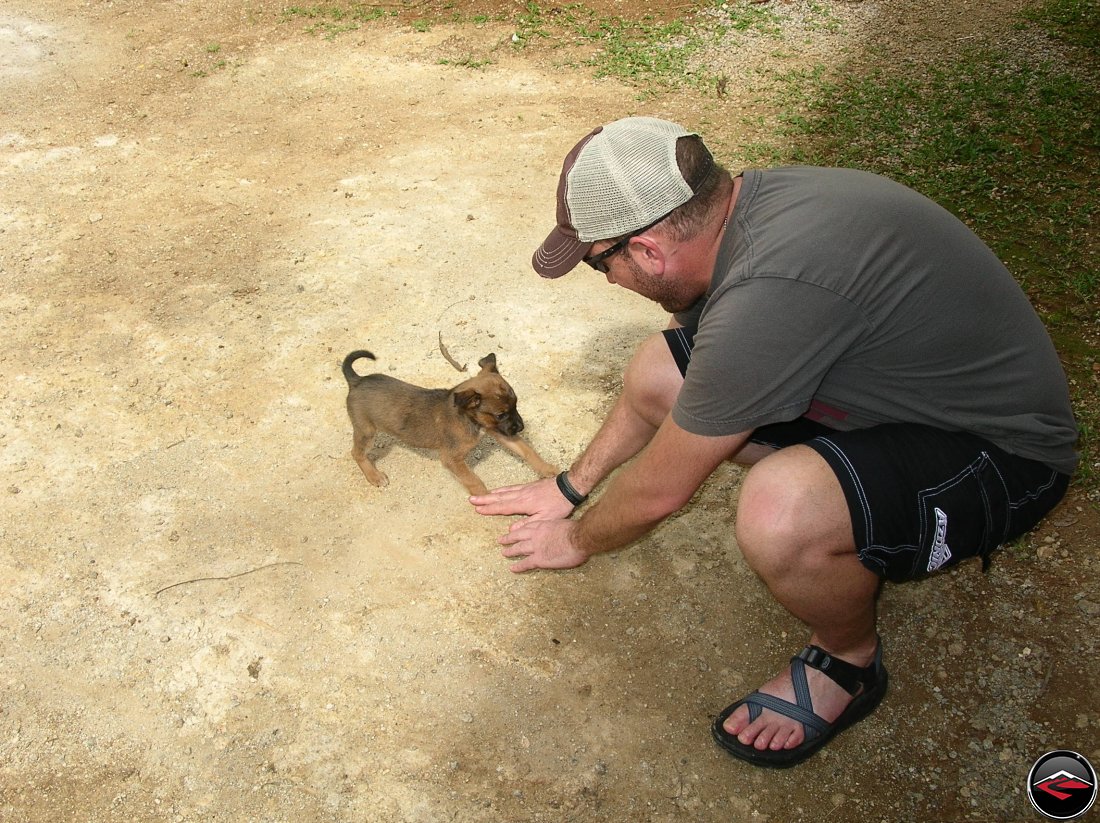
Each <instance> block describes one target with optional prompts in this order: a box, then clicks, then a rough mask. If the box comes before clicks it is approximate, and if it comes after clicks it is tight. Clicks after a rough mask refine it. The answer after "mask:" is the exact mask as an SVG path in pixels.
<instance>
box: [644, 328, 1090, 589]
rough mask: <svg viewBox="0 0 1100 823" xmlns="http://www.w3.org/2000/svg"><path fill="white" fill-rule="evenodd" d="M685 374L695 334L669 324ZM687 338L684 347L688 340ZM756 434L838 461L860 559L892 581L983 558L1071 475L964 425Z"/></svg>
mask: <svg viewBox="0 0 1100 823" xmlns="http://www.w3.org/2000/svg"><path fill="white" fill-rule="evenodd" d="M665 337H666V339H667V340H668V341H669V348H670V349H671V350H672V353H673V356H674V357H675V358H676V362H677V363H678V364H680V370H681V372H683V371H686V368H687V362H688V360H689V359H690V345H691V337H690V333H688V334H685V333H684V332H683V331H682V330H669V331H667V332H665ZM685 345H686V348H685ZM750 440H751V442H753V443H758V444H761V445H765V446H770V447H772V448H776V449H781V448H785V447H786V446H793V445H796V444H803V445H806V446H808V447H810V448H812V449H813V450H814V451H816V452H817V453H818V454H820V455H821V456H822V457H823V458H824V459H825V461H826V462H827V463H828V464H829V466H830V467H831V468H832V470H833V472H834V473H835V474H836V477H837V479H838V480H839V481H840V485H841V488H842V489H843V490H844V496H845V498H846V499H847V501H848V511H849V514H850V515H851V518H852V531H853V536H854V538H855V546H856V551H857V553H858V555H859V559H860V561H861V562H862V563H863V565H864V566H866V567H867V568H868V569H870V570H871V571H873V572H875V573H876V574H878V575H879V576H881V577H883V578H886V579H887V580H891V581H894V582H901V581H905V580H915V579H917V578H921V577H925V576H927V575H929V574H931V573H932V572H935V571H939V570H941V569H946V568H949V567H951V566H953V565H955V564H956V563H958V562H959V561H960V560H964V559H967V558H971V557H981V558H982V563H983V568H984V567H985V566H987V565H988V563H989V557H990V555H991V554H992V552H993V551H994V550H995V549H996V548H997V547H998V546H1000V545H1002V544H1004V543H1006V542H1008V541H1010V540H1013V539H1015V538H1017V537H1019V536H1020V535H1022V534H1024V533H1026V532H1027V531H1029V530H1030V529H1032V528H1033V527H1034V526H1035V525H1036V524H1037V523H1038V522H1039V521H1040V520H1041V519H1042V518H1043V517H1044V516H1045V515H1046V514H1047V513H1048V512H1049V511H1050V510H1051V509H1052V508H1054V506H1055V505H1056V504H1057V503H1058V501H1060V500H1061V499H1062V497H1063V496H1064V495H1065V493H1066V489H1067V488H1068V486H1069V477H1068V476H1067V475H1065V474H1063V473H1061V472H1058V471H1055V470H1054V469H1051V468H1050V467H1049V466H1046V465H1044V464H1042V463H1039V462H1037V461H1034V460H1028V459H1026V458H1023V457H1018V456H1017V455H1014V454H1010V453H1009V452H1006V451H1004V450H1003V449H1001V448H999V447H997V446H995V445H994V444H993V443H990V442H989V441H987V440H985V439H983V438H981V437H978V436H977V435H973V434H967V433H965V432H950V431H944V430H941V429H937V428H933V427H931V426H924V425H920V424H915V423H888V424H883V425H879V426H874V427H871V428H867V429H856V430H853V431H837V430H835V429H831V428H829V427H828V426H825V425H823V424H821V423H818V422H817V421H814V420H809V419H807V418H805V417H802V418H798V419H797V420H792V421H790V422H788V423H774V424H771V425H767V426H761V427H759V428H758V429H756V430H755V431H754V432H753V434H752V437H751V438H750Z"/></svg>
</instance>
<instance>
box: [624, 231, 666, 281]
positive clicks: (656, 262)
mask: <svg viewBox="0 0 1100 823" xmlns="http://www.w3.org/2000/svg"><path fill="white" fill-rule="evenodd" d="M630 246H631V252H632V253H633V255H634V260H635V262H636V263H637V264H638V265H639V266H641V267H642V268H643V269H644V270H645V271H647V272H648V273H649V274H653V275H658V276H660V275H662V274H664V273H665V264H666V259H665V250H664V248H663V247H662V245H661V242H660V241H659V240H657V239H656V238H654V237H650V236H649V235H646V234H643V235H639V236H637V237H632V238H630Z"/></svg>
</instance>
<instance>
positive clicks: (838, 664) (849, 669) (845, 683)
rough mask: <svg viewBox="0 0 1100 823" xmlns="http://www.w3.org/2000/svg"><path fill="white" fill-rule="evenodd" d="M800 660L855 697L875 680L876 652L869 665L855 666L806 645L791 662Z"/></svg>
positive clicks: (816, 647)
mask: <svg viewBox="0 0 1100 823" xmlns="http://www.w3.org/2000/svg"><path fill="white" fill-rule="evenodd" d="M795 660H801V661H802V662H804V663H805V664H806V665H807V666H810V667H811V668H814V669H817V670H818V671H819V672H821V673H822V674H824V675H825V676H826V677H828V678H829V679H830V680H832V681H833V682H834V683H836V684H837V685H838V686H840V688H842V689H844V691H846V692H848V694H850V695H852V696H853V697H855V696H856V695H857V694H859V692H860V689H869V688H871V686H873V685H874V682H875V667H876V665H877V664H878V660H879V658H878V654H877V653H876V655H875V659H874V661H872V663H871V665H869V666H857V665H855V664H854V663H849V662H848V661H847V660H841V659H840V658H839V657H834V656H833V655H831V654H829V653H828V652H827V651H825V650H824V649H823V648H821V647H820V646H807V647H806V648H804V649H803V650H802V651H800V652H799V653H798V654H797V655H796V656H795V657H792V658H791V662H792V664H793V662H794V661H795Z"/></svg>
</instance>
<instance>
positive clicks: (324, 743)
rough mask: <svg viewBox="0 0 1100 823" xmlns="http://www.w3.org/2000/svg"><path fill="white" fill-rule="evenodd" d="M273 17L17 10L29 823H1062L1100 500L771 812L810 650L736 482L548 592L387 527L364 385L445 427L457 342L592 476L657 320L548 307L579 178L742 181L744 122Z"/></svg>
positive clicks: (895, 643) (962, 594)
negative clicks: (563, 196) (663, 132)
mask: <svg viewBox="0 0 1100 823" xmlns="http://www.w3.org/2000/svg"><path fill="white" fill-rule="evenodd" d="M281 8H282V6H281V4H278V3H275V2H268V0H258V2H255V3H252V4H251V5H248V6H245V7H243V8H242V7H241V4H236V3H231V2H229V0H216V1H215V2H204V3H193V2H183V1H182V0H181V2H153V0H136V1H135V2H129V3H111V2H95V3H90V2H78V1H77V0H40V2H35V3H30V2H20V0H4V1H3V2H0V99H2V100H3V105H2V107H0V108H2V112H0V271H2V277H3V280H2V282H3V291H2V294H0V329H2V332H3V337H4V341H5V345H4V346H3V348H2V350H0V362H2V363H3V368H4V376H5V379H4V381H3V384H2V386H0V465H2V468H3V477H4V480H3V484H2V487H0V506H2V508H0V819H3V820H5V821H20V822H22V821H60V820H66V821H68V820H80V821H218V822H219V823H220V822H221V821H291V820H293V821H440V820H456V821H497V820H508V821H519V820H547V821H557V820H570V821H620V820H654V821H665V820H670V821H671V820H706V821H712V820H713V821H719V820H721V821H728V820H753V821H791V820H801V819H819V818H822V817H825V818H827V819H830V820H839V821H843V820H860V821H863V820H870V821H878V820H916V819H923V820H959V819H967V818H970V819H976V820H1026V819H1033V812H1032V810H1031V808H1030V806H1029V803H1028V801H1027V797H1026V793H1025V778H1026V775H1027V772H1028V769H1029V768H1030V766H1031V764H1032V763H1033V762H1034V760H1035V759H1036V758H1037V757H1039V756H1040V755H1041V754H1043V753H1044V752H1046V751H1048V750H1050V749H1054V748H1073V749H1076V750H1078V751H1081V752H1082V753H1085V754H1086V755H1088V756H1091V757H1093V758H1094V763H1095V762H1100V750H1098V744H1097V738H1098V730H1100V709H1098V706H1100V699H1098V693H1097V685H1096V684H1097V683H1098V682H1100V663H1098V662H1097V661H1098V659H1100V658H1098V655H1097V640H1096V636H1095V634H1096V633H1095V626H1096V618H1097V616H1098V614H1100V606H1098V605H1097V604H1098V603H1100V590H1098V585H1097V581H1096V573H1095V572H1096V564H1097V559H1096V557H1097V554H1096V551H1097V533H1096V529H1095V523H1096V519H1095V514H1094V511H1093V510H1092V509H1091V508H1090V507H1089V505H1088V504H1085V503H1084V502H1083V501H1081V502H1075V501H1073V500H1071V501H1069V502H1068V503H1067V504H1066V505H1064V506H1063V507H1062V508H1061V509H1059V511H1058V512H1057V513H1056V514H1055V516H1053V517H1052V518H1051V520H1050V522H1049V523H1048V524H1047V525H1046V526H1045V527H1044V528H1043V530H1041V531H1040V532H1038V533H1037V534H1036V535H1034V537H1033V538H1032V539H1031V540H1030V541H1029V542H1028V543H1027V544H1026V545H1024V546H1021V547H1018V548H1016V549H1013V550H1011V551H1008V552H1005V553H1004V554H1003V557H1002V558H1001V559H1000V561H999V562H998V563H996V564H995V565H994V567H993V569H992V571H991V572H990V573H989V574H987V575H982V574H981V573H980V572H979V571H978V570H977V569H976V568H975V567H973V566H966V567H964V568H962V569H959V570H957V571H955V572H953V573H950V574H945V575H942V576H941V577H940V578H937V579H936V580H935V581H933V582H930V583H926V584H923V585H920V586H908V587H905V586H902V587H890V588H888V589H887V590H886V592H885V594H884V597H883V600H882V613H883V621H882V633H883V637H884V640H885V643H886V648H887V665H888V666H889V668H890V669H891V673H892V682H893V688H892V691H891V693H890V695H889V697H888V699H887V700H886V701H885V703H884V704H883V706H882V708H881V709H880V710H879V711H878V712H877V713H876V715H875V716H874V718H873V719H872V720H870V721H868V722H866V723H864V724H862V725H861V726H860V727H858V728H857V729H855V730H853V731H851V732H849V733H847V734H845V735H844V736H842V737H841V738H839V739H838V740H837V741H836V742H835V743H834V744H833V745H831V746H830V747H829V748H828V749H827V750H826V751H824V752H823V753H822V754H821V755H819V756H818V757H816V758H815V759H814V760H812V761H810V762H809V763H807V764H806V765H804V766H803V767H801V768H799V769H797V770H795V771H794V772H791V773H785V774H772V773H763V772H759V771H755V770H752V769H751V768H749V767H747V766H743V765H742V764H740V763H738V762H735V761H733V760H732V759H730V758H728V757H727V756H726V755H724V754H723V753H722V752H720V751H719V750H717V748H716V747H715V746H714V745H713V744H712V743H711V741H710V738H709V730H708V728H709V722H710V719H711V717H712V716H713V715H714V713H715V712H717V711H718V710H719V709H721V708H722V707H723V706H724V705H726V704H727V703H729V702H730V701H731V700H733V699H734V698H736V697H738V696H740V695H741V694H742V693H744V692H745V691H748V690H751V689H752V688H754V687H755V686H756V685H758V684H759V683H760V682H762V681H763V680H764V679H766V678H767V677H769V676H770V675H771V674H772V673H773V672H774V671H775V670H777V669H778V668H779V667H780V666H781V665H783V664H784V663H785V661H786V659H787V657H788V656H789V655H790V654H792V653H794V652H795V651H797V649H798V648H799V647H800V646H801V645H802V643H803V641H804V637H803V632H802V630H801V628H800V626H799V625H798V624H797V623H796V622H795V621H794V620H793V619H791V618H790V617H789V616H788V615H786V614H785V613H784V612H783V611H782V610H781V609H780V608H779V607H777V606H776V605H774V604H773V603H772V602H771V600H770V599H769V598H768V596H767V595H766V592H764V591H763V589H762V587H761V585H760V584H759V583H758V582H757V581H756V580H755V578H754V577H753V576H752V575H751V573H750V572H749V571H748V570H747V569H746V567H745V566H744V564H743V562H742V561H741V559H740V557H739V555H738V552H737V549H736V546H735V545H734V542H733V539H732V536H731V523H732V518H733V506H732V503H733V501H734V499H735V497H736V492H737V484H738V480H739V477H740V475H739V471H738V470H737V469H736V468H733V467H730V468H724V469H722V470H721V471H720V472H719V473H718V474H717V475H716V476H715V477H714V478H712V480H711V482H710V483H708V484H707V485H706V486H705V487H704V489H703V490H701V491H700V493H699V494H698V496H697V497H696V499H695V500H694V501H693V502H692V504H691V505H690V506H689V507H688V508H687V509H686V510H685V511H684V512H683V513H681V514H680V515H679V516H677V517H675V518H673V519H672V520H670V521H669V522H668V523H666V524H665V525H664V526H662V527H661V528H660V529H659V530H658V531H657V532H656V533H655V534H654V535H652V536H651V537H650V538H648V539H646V540H644V541H642V542H641V543H640V544H638V545H637V546H634V547H632V548H630V549H629V550H626V551H623V552H621V553H619V554H617V555H614V556H611V557H603V558H600V559H598V560H595V561H593V562H591V563H590V564H588V565H587V566H586V567H584V568H582V569H579V570H576V571H573V572H569V573H563V574H540V575H529V576H523V577H517V576H514V575H512V574H511V573H509V572H508V570H507V562H506V561H505V560H503V559H502V558H501V557H500V555H499V552H498V549H497V547H496V543H495V541H496V538H497V536H498V535H499V534H500V533H501V532H503V531H504V529H505V528H506V526H507V523H506V521H504V520H502V519H486V518H481V517H479V516H478V515H477V514H476V513H474V512H473V511H472V509H471V508H470V507H469V506H468V504H467V503H466V501H465V494H464V492H463V490H462V488H461V487H460V486H459V485H458V484H457V483H456V482H455V481H454V480H453V479H452V478H451V477H450V476H449V475H448V474H447V473H446V472H445V471H444V470H443V469H442V467H441V466H440V465H439V464H438V462H436V461H435V460H434V459H433V458H432V456H431V455H429V454H425V453H421V452H418V451H414V450H410V449H407V448H404V447H402V446H399V445H392V444H388V445H385V446H384V448H383V449H382V452H383V455H382V457H381V458H380V465H381V466H382V467H383V469H384V470H385V471H386V472H387V473H388V474H389V477H390V480H391V484H390V486H389V487H388V488H386V489H384V490H378V489H375V488H373V487H370V486H368V485H367V484H366V483H365V482H364V479H363V477H362V475H361V474H360V472H359V470H358V468H357V467H356V466H355V464H354V462H353V461H352V460H351V459H350V457H349V456H348V449H349V447H350V433H349V427H348V424H347V420H346V418H345V413H344V409H343V402H344V394H345V384H344V381H343V378H342V377H341V375H340V372H339V363H340V360H341V359H342V357H343V355H344V354H345V353H346V352H347V351H349V350H351V349H354V348H360V347H367V348H370V349H372V350H373V351H374V352H375V353H376V354H377V355H378V357H379V361H378V367H379V369H380V370H383V371H386V372H387V373H392V374H394V375H395V376H399V377H402V378H404V379H407V380H410V381H413V382H417V383H420V384H422V385H430V386H447V385H451V384H454V383H457V382H459V380H460V379H461V378H462V377H463V375H460V374H458V373H457V372H456V371H455V370H454V369H453V368H452V367H451V366H450V365H448V363H447V362H446V361H445V360H444V359H443V357H442V356H441V354H440V352H439V349H438V339H439V335H440V334H442V337H443V339H444V341H445V343H446V344H447V347H448V349H449V351H450V352H451V354H452V355H454V357H455V358H456V359H458V360H459V361H461V362H464V363H469V364H471V367H473V364H475V363H476V361H477V359H478V358H480V357H481V356H483V355H484V354H486V353H488V352H490V351H492V352H495V353H496V354H497V357H498V360H499V363H500V367H501V371H502V372H503V373H504V375H505V376H506V377H507V378H508V379H509V380H510V381H511V383H512V384H513V386H514V387H515V388H516V390H517V392H518V394H519V396H520V398H521V402H520V409H521V411H522V413H523V414H524V417H525V418H526V420H527V423H528V430H527V435H528V436H529V439H530V440H531V442H532V443H533V444H534V445H535V446H536V447H537V448H538V449H539V450H540V451H541V452H542V454H543V455H544V456H546V457H547V458H548V459H550V460H551V461H556V462H559V463H561V464H563V465H567V464H568V463H569V462H570V461H571V460H572V459H573V457H574V456H575V455H576V454H577V453H578V452H579V450H580V449H581V448H583V446H584V445H585V443H586V442H587V441H588V439H589V438H590V437H591V435H592V434H593V433H594V432H595V430H596V428H597V426H598V425H599V422H600V420H601V419H602V415H603V413H604V412H605V411H606V409H607V408H608V406H609V404H610V402H611V401H612V399H613V398H614V396H615V394H616V392H617V390H618V387H619V379H620V377H619V376H620V374H621V370H622V368H623V366H624V365H625V363H626V361H627V359H628V358H629V356H630V353H631V351H632V350H633V347H634V346H635V345H636V344H637V343H638V342H639V341H640V340H641V339H642V338H643V337H644V336H645V335H646V334H647V333H649V332H650V331H651V330H653V329H655V328H656V327H658V326H659V325H661V324H662V323H663V322H664V318H663V317H662V316H661V314H660V312H659V310H658V309H657V308H656V307H654V306H650V305H648V304H646V303H645V302H644V301H642V300H640V299H639V298H636V297H634V296H632V295H630V294H627V293H624V292H620V291H618V290H615V289H612V288H609V287H608V286H606V284H602V281H601V280H598V279H597V280H593V279H592V278H591V277H589V276H585V274H584V273H583V272H578V273H577V274H575V275H574V276H572V277H569V278H565V279H563V280H561V281H556V282H553V283H549V282H544V281H541V280H540V279H539V278H538V277H536V276H535V275H534V274H533V273H532V272H531V271H530V269H529V268H528V262H527V261H528V259H529V256H530V253H531V251H532V249H533V248H534V246H535V245H536V244H537V243H538V242H539V240H541V238H542V236H543V235H544V233H545V231H546V230H547V229H548V228H549V222H550V220H551V216H552V205H551V204H552V196H553V191H554V185H555V182H556V176H557V172H558V169H559V168H560V161H561V156H562V154H563V152H564V151H565V150H567V149H568V147H569V146H571V145H572V143H573V142H574V141H575V139H576V138H577V137H578V136H579V135H581V134H583V133H584V132H585V131H586V130H587V129H588V128H590V127H591V126H592V125H593V124H594V123H596V122H601V121H605V120H610V119H614V118H615V117H618V116H621V115H625V114H629V113H652V114H657V115H661V116H667V117H673V118H676V119H681V120H683V121H685V122H689V123H696V124H700V125H701V127H703V128H704V131H705V130H706V127H707V126H706V122H703V121H708V120H709V121H710V122H711V123H712V124H713V123H714V122H719V123H733V124H735V125H732V126H729V127H723V128H722V129H721V130H720V132H721V133H720V134H716V136H715V140H714V142H715V143H716V144H717V145H720V146H727V147H728V146H731V145H735V144H736V143H737V141H738V139H739V132H738V127H737V125H736V123H737V122H738V121H737V118H736V117H735V115H736V113H737V108H736V107H737V106H738V105H740V104H741V101H738V100H737V99H736V98H735V97H734V96H730V97H728V98H723V99H721V100H718V99H711V100H707V101H700V100H692V99H685V98H679V99H669V100H664V101H662V100H661V99H659V98H658V99H656V100H654V99H652V98H651V99H650V100H649V101H648V102H643V101H640V100H639V99H638V97H637V92H636V90H634V89H630V88H627V87H624V86H622V85H619V84H618V83H615V82H612V81H596V80H593V79H591V76H590V74H589V73H587V72H585V71H583V70H580V69H574V68H569V67H567V66H565V65H563V63H564V62H565V60H564V58H563V56H562V55H561V54H559V53H552V52H550V53H548V52H544V53H542V54H530V53H524V52H515V51H513V50H512V49H511V48H510V47H509V43H510V38H511V31H510V30H509V29H507V28H506V27H503V26H499V25H481V26H475V25H467V26H463V27H457V26H447V25H436V26H433V27H431V28H430V30H428V31H424V32H421V31H416V30H415V29H414V28H411V27H409V26H407V25H403V24H401V23H399V22H393V23H385V24H374V25H372V26H365V27H362V28H360V29H358V30H357V31H354V32H349V33H345V34H343V35H341V36H339V37H336V38H334V39H326V38H324V37H321V36H317V35H311V34H306V33H305V32H304V31H303V29H304V26H305V24H304V23H303V22H302V21H300V20H295V19H290V20H284V19H282V18H281V17H280V14H279V11H280V9H281ZM882 11H883V9H882V8H880V7H878V6H875V5H873V4H871V3H866V4H860V9H859V11H858V13H859V14H862V15H865V16H873V15H875V14H879V13H881V12H882ZM964 16H966V17H967V19H968V20H969V19H971V18H972V17H973V15H969V14H968V15H964ZM902 22H903V23H904V25H905V26H908V25H910V23H909V22H907V21H902ZM884 25H886V23H884ZM485 56H491V58H492V63H491V64H490V65H487V66H484V67H482V68H480V69H476V70H475V69H472V68H470V64H471V63H473V62H477V59H478V58H480V57H485ZM441 61H446V62H441ZM464 62H465V63H466V65H465V66H463V65H459V64H461V63H464ZM752 127H757V128H758V125H753V124H750V122H749V120H748V119H746V123H745V128H746V129H748V128H752ZM476 470H477V471H478V473H479V474H480V475H481V476H482V477H483V478H484V479H485V480H486V482H487V483H488V484H489V485H490V486H495V485H503V484H507V483H514V482H521V481H525V480H527V479H530V478H532V477H533V475H532V473H531V472H530V470H529V469H528V468H527V467H526V466H524V465H523V464H522V463H520V462H519V461H518V460H516V459H515V458H514V457H512V456H511V455H509V454H508V453H507V452H505V451H503V450H502V449H500V448H499V447H495V446H490V445H488V444H486V445H484V446H483V447H482V448H481V449H480V451H479V453H478V455H477V458H476Z"/></svg>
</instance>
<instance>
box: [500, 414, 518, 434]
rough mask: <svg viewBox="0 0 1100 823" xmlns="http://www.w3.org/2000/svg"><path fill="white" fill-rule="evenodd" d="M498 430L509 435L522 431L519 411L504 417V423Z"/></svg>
mask: <svg viewBox="0 0 1100 823" xmlns="http://www.w3.org/2000/svg"><path fill="white" fill-rule="evenodd" d="M500 430H501V432H503V433H504V434H506V435H508V436H509V437H511V436H513V435H516V434H519V433H520V432H521V431H523V418H522V417H520V416H519V412H514V413H513V414H511V415H509V416H508V417H507V418H505V420H504V425H503V426H501V427H500Z"/></svg>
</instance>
